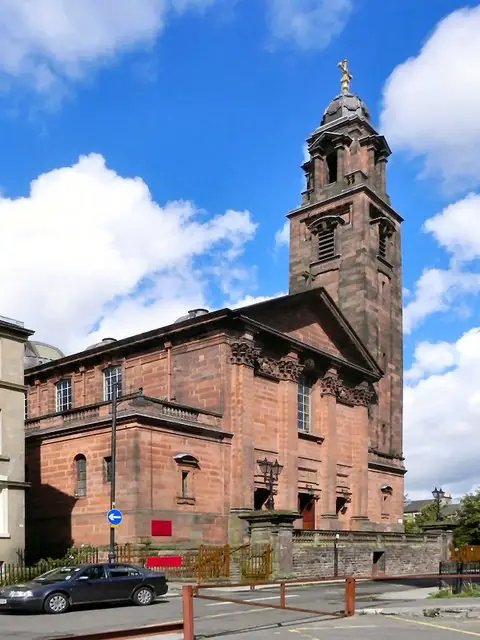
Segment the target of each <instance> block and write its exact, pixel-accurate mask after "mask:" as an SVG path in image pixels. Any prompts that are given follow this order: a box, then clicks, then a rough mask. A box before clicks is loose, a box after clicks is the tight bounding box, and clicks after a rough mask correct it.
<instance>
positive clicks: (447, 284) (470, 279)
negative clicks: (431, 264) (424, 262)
mask: <svg viewBox="0 0 480 640" xmlns="http://www.w3.org/2000/svg"><path fill="white" fill-rule="evenodd" d="M478 292H480V274H478V273H469V272H464V271H459V270H456V269H455V268H452V269H425V271H424V272H423V273H422V275H421V276H420V278H419V280H418V281H417V282H416V284H415V291H414V294H413V299H411V300H410V302H408V304H407V305H406V306H405V309H404V313H403V329H404V332H405V333H406V334H409V333H411V332H412V331H413V330H414V329H415V328H416V327H418V326H419V325H420V324H421V323H422V322H423V321H424V320H425V319H426V318H427V317H428V316H430V315H432V314H433V313H438V312H445V311H448V310H450V308H451V305H452V303H453V302H454V301H455V300H456V299H457V298H459V297H461V296H465V295H471V294H476V293H478Z"/></svg>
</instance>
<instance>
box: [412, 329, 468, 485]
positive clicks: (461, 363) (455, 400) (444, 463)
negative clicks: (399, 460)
mask: <svg viewBox="0 0 480 640" xmlns="http://www.w3.org/2000/svg"><path fill="white" fill-rule="evenodd" d="M429 351H430V353H429ZM437 358H439V359H440V361H441V362H440V363H438V365H437V364H436V359H437ZM416 365H417V366H418V367H419V369H422V373H421V379H419V381H418V382H417V383H416V384H411V385H409V386H408V385H407V386H406V388H405V403H404V410H405V421H404V423H405V451H406V464H407V468H408V470H409V472H408V474H407V476H406V482H407V491H408V493H409V495H410V496H411V497H415V496H418V497H422V495H423V496H424V495H425V492H426V491H428V487H433V486H434V485H435V484H436V485H437V486H438V485H441V486H442V487H443V489H444V490H446V491H449V492H451V493H452V494H455V495H459V494H463V493H465V492H466V491H470V490H471V488H472V487H473V486H475V485H478V484H479V480H480V478H479V471H478V454H477V450H478V444H479V441H480V440H479V434H478V424H479V422H480V393H479V390H478V380H479V379H480V327H477V328H474V329H471V330H470V331H468V332H467V333H465V334H464V335H463V336H462V337H461V338H460V339H459V340H458V341H457V342H456V343H453V344H450V345H449V344H446V343H440V344H426V343H424V344H423V345H422V346H421V347H420V348H419V350H418V351H417V359H416ZM441 365H443V366H441ZM414 366H415V365H414ZM449 367H453V368H452V369H451V370H449V371H446V372H444V373H441V370H442V369H446V368H449ZM415 377H416V378H417V380H418V376H415Z"/></svg>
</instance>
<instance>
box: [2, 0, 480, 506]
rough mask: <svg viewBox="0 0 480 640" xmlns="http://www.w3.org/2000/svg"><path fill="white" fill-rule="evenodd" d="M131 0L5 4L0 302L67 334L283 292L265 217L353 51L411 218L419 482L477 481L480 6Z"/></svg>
mask: <svg viewBox="0 0 480 640" xmlns="http://www.w3.org/2000/svg"><path fill="white" fill-rule="evenodd" d="M134 4H135V7H134V8H133V5H132V3H131V2H129V0H117V1H116V2H113V0H103V2H102V0H96V1H95V2H94V1H93V0H85V2H83V3H82V5H81V6H80V5H76V6H75V7H74V8H72V4H71V3H68V2H64V0H50V2H49V3H48V5H47V3H43V4H42V3H41V2H39V3H38V4H37V5H36V6H34V7H32V6H30V3H28V2H26V1H25V0H16V1H15V2H12V3H8V2H7V3H6V4H5V5H4V6H3V7H0V23H1V24H2V25H3V26H1V27H0V90H1V93H0V139H1V140H2V147H3V153H2V155H1V156H0V185H1V189H2V194H3V199H2V200H1V201H0V229H1V231H2V234H1V237H2V240H0V244H1V245H2V252H1V253H2V254H3V262H2V263H1V264H2V267H0V268H2V269H3V273H4V279H2V280H5V278H6V279H7V280H8V281H9V283H10V284H9V285H8V286H6V287H5V290H4V291H3V292H2V293H0V303H1V309H2V313H4V314H6V315H11V316H15V317H19V318H22V319H23V320H25V322H26V323H27V324H28V325H29V326H31V327H32V328H34V329H36V331H37V338H38V339H46V340H50V341H52V342H56V343H58V344H59V345H60V346H62V347H63V348H65V350H67V351H72V350H75V349H78V348H82V347H83V346H85V345H86V344H88V343H89V342H94V341H95V340H98V339H99V338H102V337H105V336H106V335H113V337H117V338H119V337H123V336H125V335H129V334H132V333H135V332H137V331H142V330H145V329H147V328H151V327H152V326H156V325H160V324H163V323H166V322H169V321H171V320H173V319H175V317H177V316H179V315H182V314H183V313H184V312H185V310H186V309H187V308H191V306H204V305H205V306H208V307H209V308H215V307H218V306H223V305H226V304H238V303H239V302H241V301H242V300H245V299H247V300H250V299H251V298H252V297H258V296H274V295H278V294H279V293H281V292H285V291H286V290H287V287H288V247H287V246H286V245H285V244H283V245H281V246H276V243H275V235H276V233H277V232H278V231H279V230H280V229H281V228H282V226H283V224H284V222H285V215H286V213H287V212H288V211H289V210H290V209H291V208H294V207H295V206H297V205H298V203H299V201H300V191H301V189H302V184H303V183H302V172H301V170H300V165H301V163H302V161H303V145H304V142H305V139H306V138H307V136H308V135H309V134H310V132H311V131H312V130H313V129H314V128H315V127H317V126H318V125H319V123H320V120H321V117H322V114H323V110H324V109H325V107H326V106H327V104H328V103H329V101H330V100H331V99H332V98H333V97H334V96H335V95H336V94H337V93H338V92H339V77H340V74H339V70H338V68H337V63H338V61H339V60H341V59H343V58H344V57H347V58H348V59H349V61H350V66H351V69H352V72H353V75H354V79H353V83H352V90H353V91H355V92H356V93H358V94H359V95H360V96H361V97H362V98H363V99H364V100H365V101H366V102H367V104H368V106H369V107H370V110H371V112H372V116H373V121H374V122H375V123H377V124H378V125H379V126H381V129H382V132H384V133H386V135H387V136H388V139H389V141H390V144H391V146H392V149H393V152H394V154H393V157H392V158H391V160H390V163H389V167H388V170H389V173H388V188H389V193H390V196H391V198H392V204H393V206H394V207H395V208H396V209H397V210H398V211H399V212H400V213H401V214H402V215H403V217H404V218H405V223H404V228H403V247H404V286H405V288H406V290H407V291H406V297H405V307H406V318H407V320H406V326H405V328H406V337H405V357H406V362H405V364H406V369H407V389H406V418H405V419H406V425H405V429H406V449H407V452H408V453H409V461H410V460H411V461H412V465H410V467H411V468H412V466H413V468H412V471H411V476H410V477H412V478H413V479H412V480H411V481H410V487H411V491H410V493H411V495H416V493H417V492H418V494H420V493H422V492H424V491H425V490H429V489H428V487H429V486H430V485H432V486H433V484H435V483H437V484H443V485H445V487H446V488H447V489H448V488H449V489H450V490H451V491H453V492H454V493H462V492H463V491H466V490H469V489H470V488H472V487H473V486H475V485H476V484H478V476H477V475H476V473H477V471H476V461H475V463H474V461H473V460H472V461H471V469H470V468H469V470H468V471H466V470H465V460H464V464H463V465H458V464H456V465H455V464H453V463H452V461H451V458H452V456H451V450H452V442H458V440H462V441H464V444H463V445H459V446H460V448H459V453H458V455H459V456H460V455H462V456H465V455H467V457H468V455H469V452H470V451H471V444H472V441H474V442H475V443H476V444H478V442H479V436H478V433H477V431H476V424H477V421H478V420H477V419H478V417H480V416H479V415H478V412H479V407H480V401H479V402H477V395H476V394H477V392H476V388H475V386H472V388H471V389H470V390H465V385H467V387H468V384H469V381H470V384H472V383H471V380H472V379H474V378H475V375H476V374H477V372H479V373H480V371H479V369H480V368H479V367H478V364H477V361H478V360H479V358H472V357H470V356H471V354H472V353H476V354H478V355H479V356H480V338H479V334H478V332H477V325H478V304H477V303H476V296H477V295H478V291H479V289H480V275H479V272H478V260H479V258H480V232H479V231H478V230H477V228H476V220H475V214H476V211H477V210H478V209H479V205H480V196H479V200H477V197H476V193H477V192H476V189H477V187H478V181H479V178H478V177H477V176H480V166H479V165H480V161H479V160H478V159H477V154H476V148H477V144H478V142H480V125H478V124H476V122H475V121H476V120H477V119H478V118H477V117H476V114H477V113H478V108H479V107H480V75H479V74H478V69H476V67H475V63H474V61H475V60H478V56H479V55H480V49H479V45H478V44H477V43H476V36H475V28H476V27H477V25H478V26H479V27H480V9H479V8H478V7H477V6H476V5H475V3H460V2H457V1H456V0H424V1H423V2H413V1H412V0H388V2H386V1H385V0H295V2H293V0H257V1H256V2H254V1H253V0H136V2H135V3H134ZM113 8H114V10H113ZM457 10H460V12H457ZM470 60H471V61H473V62H472V63H471V62H470ZM470 65H471V68H470ZM469 194H470V196H469ZM448 207H450V208H448ZM437 214H439V215H437ZM435 216H437V217H435ZM426 221H429V222H427V227H428V229H429V231H426V230H424V228H423V225H424V224H425V223H426ZM422 274H423V276H422ZM475 350H476V351H475ZM446 390H447V391H446ZM459 390H460V391H459ZM438 393H441V394H442V397H445V402H446V403H447V407H448V411H447V410H446V407H442V409H441V410H440V409H439V407H438V406H437V405H438V403H436V402H435V398H436V397H437V394H438ZM465 393H466V394H467V395H468V394H470V395H469V396H468V397H469V402H467V405H468V410H465V409H464V408H463V409H462V408H461V406H460V401H461V398H462V397H463V400H465V397H464V394H465ZM446 394H448V398H447V395H446ZM459 396H460V397H459ZM432 398H433V399H434V400H433V404H432ZM464 405H465V402H463V405H462V406H464ZM447 414H448V417H447ZM434 442H435V444H433V443H434ZM465 443H467V444H465ZM408 448H410V450H409V451H408ZM426 456H427V457H429V458H431V461H432V462H431V464H430V465H428V468H427V467H425V464H424V463H423V461H424V460H425V457H426ZM466 466H467V467H468V463H467V464H466Z"/></svg>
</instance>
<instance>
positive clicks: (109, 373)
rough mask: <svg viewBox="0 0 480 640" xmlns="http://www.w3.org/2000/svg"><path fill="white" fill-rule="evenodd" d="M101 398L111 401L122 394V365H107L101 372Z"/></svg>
mask: <svg viewBox="0 0 480 640" xmlns="http://www.w3.org/2000/svg"><path fill="white" fill-rule="evenodd" d="M103 378H104V385H103V399H104V400H106V401H108V402H111V401H112V400H113V398H114V397H115V393H116V397H117V398H118V397H120V396H121V395H122V367H109V368H108V369H106V370H105V371H104V374H103Z"/></svg>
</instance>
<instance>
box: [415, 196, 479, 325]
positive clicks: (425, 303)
mask: <svg viewBox="0 0 480 640" xmlns="http://www.w3.org/2000/svg"><path fill="white" fill-rule="evenodd" d="M479 217H480V195H478V194H476V193H471V194H469V195H468V196H466V197H465V198H463V199H462V200H458V201H457V202H454V203H452V204H450V205H448V206H447V207H445V209H443V211H441V212H439V213H437V214H436V215H434V216H432V217H431V218H429V219H428V220H426V222H425V224H424V225H423V230H424V231H425V232H427V233H430V234H432V235H433V237H434V238H435V240H436V241H437V242H438V244H439V245H441V246H442V247H443V248H444V249H445V250H446V251H447V252H448V253H449V254H450V266H449V268H447V269H435V268H427V269H425V270H424V272H423V273H422V275H421V277H420V278H419V280H418V281H417V283H416V285H415V290H414V292H413V296H412V292H409V296H408V304H407V305H406V307H405V313H404V329H405V332H406V333H411V332H412V330H413V329H415V327H417V326H418V325H420V324H421V323H422V322H423V321H424V320H425V319H426V318H427V317H428V316H429V315H431V314H433V313H438V312H445V311H448V310H449V309H450V308H451V306H452V304H453V303H454V302H455V303H456V310H457V311H458V312H461V313H463V312H464V311H465V308H463V307H462V300H461V299H462V297H464V296H465V295H471V294H476V293H478V292H480V273H476V272H475V270H474V269H473V270H472V268H471V265H469V264H468V263H471V262H472V261H475V260H478V259H479V258H480V227H479V226H478V224H477V223H478V219H479ZM459 298H460V305H459V304H458V299H459ZM467 311H468V309H467Z"/></svg>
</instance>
